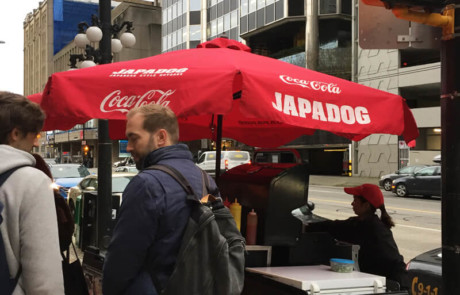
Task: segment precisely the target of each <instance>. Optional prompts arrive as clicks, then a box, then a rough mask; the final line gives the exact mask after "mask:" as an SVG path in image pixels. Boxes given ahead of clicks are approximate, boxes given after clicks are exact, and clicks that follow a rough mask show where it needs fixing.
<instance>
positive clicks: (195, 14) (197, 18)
mask: <svg viewBox="0 0 460 295" xmlns="http://www.w3.org/2000/svg"><path fill="white" fill-rule="evenodd" d="M190 24H191V25H199V24H201V12H200V11H190Z"/></svg>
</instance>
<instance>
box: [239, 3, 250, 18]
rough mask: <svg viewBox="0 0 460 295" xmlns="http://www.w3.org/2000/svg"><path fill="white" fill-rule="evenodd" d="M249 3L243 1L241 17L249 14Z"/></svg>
mask: <svg viewBox="0 0 460 295" xmlns="http://www.w3.org/2000/svg"><path fill="white" fill-rule="evenodd" d="M248 1H249V0H241V16H245V15H247V14H248Z"/></svg>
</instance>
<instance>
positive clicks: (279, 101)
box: [272, 92, 283, 112]
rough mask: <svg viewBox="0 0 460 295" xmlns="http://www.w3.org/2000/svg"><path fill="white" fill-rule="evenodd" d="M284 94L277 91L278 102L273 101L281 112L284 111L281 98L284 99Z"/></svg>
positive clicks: (274, 106)
mask: <svg viewBox="0 0 460 295" xmlns="http://www.w3.org/2000/svg"><path fill="white" fill-rule="evenodd" d="M282 96H283V95H282V94H281V93H279V92H275V99H276V103H274V102H272V105H273V108H275V110H277V111H280V112H281V111H283V103H282V102H281V100H282V99H283V97H282Z"/></svg>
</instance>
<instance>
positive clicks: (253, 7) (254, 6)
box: [249, 0, 257, 13]
mask: <svg viewBox="0 0 460 295" xmlns="http://www.w3.org/2000/svg"><path fill="white" fill-rule="evenodd" d="M256 9H257V0H249V13H251V12H254V11H256Z"/></svg>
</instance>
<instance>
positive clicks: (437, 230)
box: [396, 223, 441, 232]
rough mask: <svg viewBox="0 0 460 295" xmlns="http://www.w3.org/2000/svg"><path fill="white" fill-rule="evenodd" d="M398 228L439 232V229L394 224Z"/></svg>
mask: <svg viewBox="0 0 460 295" xmlns="http://www.w3.org/2000/svg"><path fill="white" fill-rule="evenodd" d="M396 225H397V226H398V227H409V228H415V229H421V230H429V231H435V232H441V230H440V229H435V228H428V227H420V226H413V225H404V224H401V223H396Z"/></svg>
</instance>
